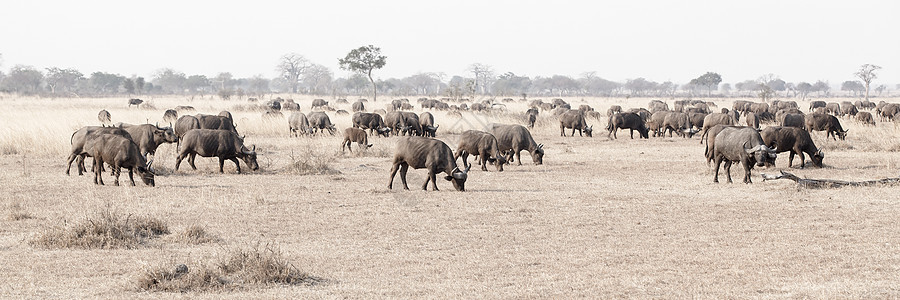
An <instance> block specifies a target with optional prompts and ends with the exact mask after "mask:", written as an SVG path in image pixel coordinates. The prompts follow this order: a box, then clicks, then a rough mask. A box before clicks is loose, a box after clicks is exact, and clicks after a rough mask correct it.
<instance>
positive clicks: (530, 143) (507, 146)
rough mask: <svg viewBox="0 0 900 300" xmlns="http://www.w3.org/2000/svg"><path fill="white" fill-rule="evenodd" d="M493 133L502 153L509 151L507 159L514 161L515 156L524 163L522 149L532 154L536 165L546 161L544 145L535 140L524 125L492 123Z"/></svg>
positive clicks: (520, 163)
mask: <svg viewBox="0 0 900 300" xmlns="http://www.w3.org/2000/svg"><path fill="white" fill-rule="evenodd" d="M490 128H491V134H493V135H494V137H496V138H497V145H499V146H500V152H501V153H507V156H506V161H508V162H513V158H512V157H513V156H515V157H516V158H515V159H516V160H518V161H519V165H520V166H521V165H522V156H521V151H522V150H525V151H528V153H529V154H531V160H532V161H533V162H534V164H536V165H540V164H543V163H544V145H543V144H538V143H535V142H534V138H532V137H531V133H530V132H528V129H526V128H525V127H524V126H522V125H509V124H492V125H491V127H490Z"/></svg>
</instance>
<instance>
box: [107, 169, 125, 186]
mask: <svg viewBox="0 0 900 300" xmlns="http://www.w3.org/2000/svg"><path fill="white" fill-rule="evenodd" d="M110 169H111V170H110V172H112V173H113V176H114V177H115V178H116V181H115V182H114V183H113V184H114V185H115V186H119V175H122V167H119V166H110Z"/></svg>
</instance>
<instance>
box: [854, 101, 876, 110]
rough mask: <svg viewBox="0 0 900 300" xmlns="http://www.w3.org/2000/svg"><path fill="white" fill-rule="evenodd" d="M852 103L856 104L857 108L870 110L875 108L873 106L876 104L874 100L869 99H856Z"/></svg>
mask: <svg viewBox="0 0 900 300" xmlns="http://www.w3.org/2000/svg"><path fill="white" fill-rule="evenodd" d="M854 105H856V108H857V109H870V110H871V109H875V106H876V105H875V103H874V102H872V101H869V100H856V102H854Z"/></svg>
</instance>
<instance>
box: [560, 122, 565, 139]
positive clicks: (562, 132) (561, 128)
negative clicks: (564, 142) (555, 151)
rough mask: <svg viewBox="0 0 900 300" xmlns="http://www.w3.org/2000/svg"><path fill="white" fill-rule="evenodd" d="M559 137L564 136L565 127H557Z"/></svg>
mask: <svg viewBox="0 0 900 300" xmlns="http://www.w3.org/2000/svg"><path fill="white" fill-rule="evenodd" d="M559 136H566V126H563V125H559Z"/></svg>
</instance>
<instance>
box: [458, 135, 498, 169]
mask: <svg viewBox="0 0 900 300" xmlns="http://www.w3.org/2000/svg"><path fill="white" fill-rule="evenodd" d="M469 154H471V155H475V156H478V157H479V159H478V161H479V164H480V165H481V170H482V171H487V164H488V163H491V164H495V165H497V171H498V172H503V164H505V163H506V158H504V157H503V156H502V155H501V154H500V146H499V145H498V144H497V138H496V137H494V135H493V134H490V133H488V132H484V131H478V130H466V131H465V132H463V133H462V135H461V136H460V138H459V146H457V147H456V155H454V157H453V158H454V159H456V158H459V157H460V156H462V162H463V166H465V167H466V168H467V169H468V168H469V162H468V161H467V160H468V158H469Z"/></svg>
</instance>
